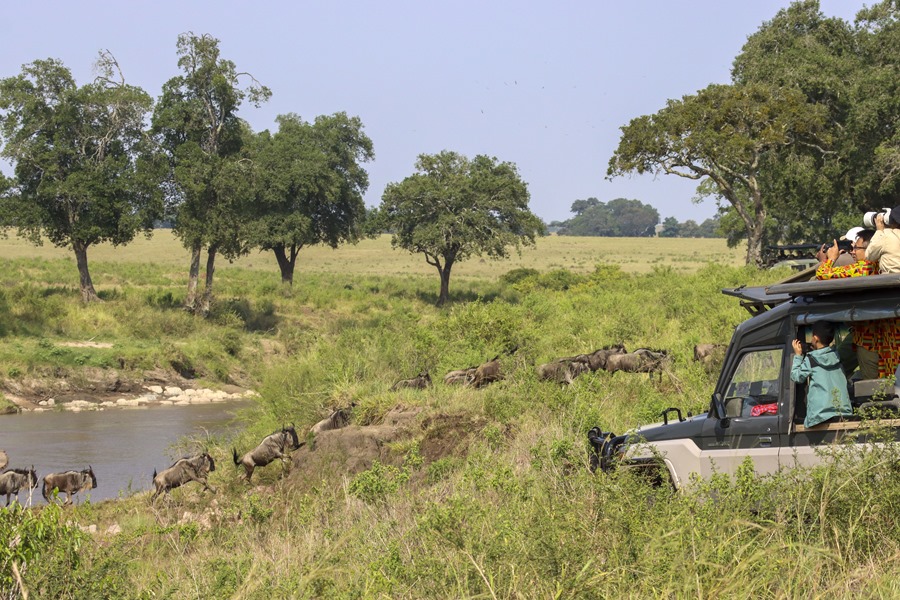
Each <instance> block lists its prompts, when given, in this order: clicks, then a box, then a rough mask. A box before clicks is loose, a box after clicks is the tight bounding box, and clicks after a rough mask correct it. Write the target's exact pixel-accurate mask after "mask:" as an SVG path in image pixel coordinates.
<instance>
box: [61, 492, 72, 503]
mask: <svg viewBox="0 0 900 600" xmlns="http://www.w3.org/2000/svg"><path fill="white" fill-rule="evenodd" d="M68 504H72V492H66V501H65V502H64V503H63V506H66V505H68Z"/></svg>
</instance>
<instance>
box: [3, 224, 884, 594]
mask: <svg viewBox="0 0 900 600" xmlns="http://www.w3.org/2000/svg"><path fill="white" fill-rule="evenodd" d="M53 252H57V251H55V250H50V249H46V248H45V249H40V250H38V251H37V252H35V251H33V250H32V249H31V248H30V247H28V246H25V245H23V244H21V243H19V242H16V241H15V240H7V241H3V242H2V244H0V256H2V257H3V260H2V265H3V268H2V275H0V278H2V280H3V285H2V286H0V334H2V343H0V378H2V379H3V381H4V385H5V386H9V385H11V384H12V383H15V382H17V381H18V382H21V381H22V380H24V379H27V378H35V377H48V376H50V375H53V376H56V377H63V378H66V377H69V378H72V379H73V380H75V379H77V378H78V377H79V373H81V372H82V371H83V370H85V369H96V370H104V369H105V370H119V371H122V372H129V373H132V374H134V373H141V372H145V371H151V370H155V371H160V370H171V369H172V368H173V367H172V365H173V363H177V364H180V365H182V366H184V365H189V366H190V367H191V370H192V372H193V374H194V377H195V378H196V380H197V381H198V382H203V384H204V385H210V386H215V385H225V384H228V383H237V384H239V385H243V386H247V387H252V388H254V389H256V390H257V391H258V392H259V394H260V397H259V399H258V400H257V401H256V402H255V404H253V405H252V406H250V407H248V409H247V410H246V413H245V414H244V415H243V418H244V422H245V423H246V428H245V429H244V430H243V431H242V432H241V433H240V434H238V435H237V437H236V438H235V439H214V440H213V447H212V449H211V453H212V454H213V456H214V457H215V458H216V461H217V463H218V464H219V468H218V469H217V470H216V471H215V472H213V473H212V474H211V477H210V483H211V484H212V485H213V487H215V488H216V489H217V492H216V493H215V494H208V493H206V494H203V493H201V492H200V491H199V486H196V485H195V484H190V485H188V486H185V487H184V488H181V489H178V490H175V491H174V492H173V493H172V494H171V498H169V499H166V500H160V501H158V502H157V503H156V504H153V505H151V504H150V503H149V500H148V494H146V493H141V494H137V495H135V496H132V497H127V498H123V499H120V500H118V501H113V502H102V503H96V504H91V503H86V504H83V505H80V506H77V507H75V508H71V507H70V508H65V509H60V508H57V507H48V508H43V509H41V510H38V509H28V510H21V509H12V510H3V511H2V512H0V538H2V539H0V565H2V571H0V578H2V579H0V587H2V589H3V590H4V593H7V594H8V595H10V596H11V597H17V594H19V593H20V592H21V590H22V589H25V590H27V591H28V594H29V597H30V598H267V599H268V598H272V597H279V598H282V597H283V598H551V597H552V598H606V597H610V596H618V597H626V598H656V597H666V598H688V597H690V598H713V597H716V598H751V597H752V598H760V597H762V598H797V597H804V598H806V597H826V596H828V597H860V596H862V597H896V596H897V595H898V594H900V584H898V583H897V582H898V581H900V579H898V576H900V567H898V564H900V563H898V561H897V560H896V559H897V557H898V556H900V518H898V515H900V470H898V469H896V468H894V467H893V465H894V464H896V460H897V458H898V457H896V456H895V455H894V450H893V449H892V448H887V449H882V450H878V451H875V452H873V453H872V454H870V455H867V456H864V457H863V458H862V460H861V462H859V463H856V464H854V465H853V466H852V468H851V467H850V466H848V465H847V464H845V463H843V462H840V461H838V462H837V463H835V464H833V465H831V466H829V467H823V468H820V469H817V470H816V471H812V472H809V473H798V472H793V473H790V474H785V475H780V476H777V477H766V478H760V477H757V476H755V475H754V474H753V473H752V470H750V469H745V470H744V471H743V472H742V473H741V474H740V475H739V476H738V478H737V479H736V481H729V480H724V479H714V480H712V481H710V482H707V483H704V484H702V485H698V486H697V489H696V490H695V491H694V492H692V493H690V494H673V493H672V492H671V491H670V490H669V489H668V488H666V487H653V486H652V485H651V484H650V483H649V482H647V481H645V480H643V479H641V478H638V477H635V476H634V475H633V474H631V473H628V472H619V473H613V474H610V475H599V474H598V475H596V476H595V475H591V474H590V473H589V472H588V470H587V454H586V451H587V445H586V438H585V433H586V431H587V430H588V429H589V428H590V427H592V426H594V425H602V426H603V428H604V429H606V430H613V431H616V432H620V431H623V430H625V429H627V428H630V427H632V426H634V425H636V424H640V423H648V422H652V421H655V420H657V418H658V415H659V412H660V411H661V410H662V409H664V408H667V407H669V406H680V407H682V408H685V409H690V410H694V411H698V410H700V411H703V410H705V409H706V407H707V405H708V403H709V394H710V393H711V391H712V387H713V385H714V383H715V378H716V374H715V373H709V372H707V371H706V370H704V369H703V368H702V367H700V366H699V365H698V364H696V363H694V362H693V361H692V360H691V349H692V347H693V345H694V344H696V343H699V342H718V343H725V342H727V341H728V340H729V339H730V336H731V332H732V330H733V328H734V326H735V325H736V324H737V323H739V322H741V321H742V320H743V319H745V318H746V313H745V312H744V310H743V309H742V308H740V307H739V306H738V304H737V302H736V301H735V300H734V299H733V298H729V297H726V296H724V295H722V294H721V293H720V290H721V289H722V288H725V287H735V286H738V285H741V284H761V283H767V282H771V281H772V280H773V279H775V278H777V277H779V276H780V275H786V274H787V273H772V272H761V271H757V270H754V269H748V268H743V267H739V266H737V264H738V262H739V261H740V258H741V255H742V252H740V251H737V250H729V249H727V248H726V247H725V244H724V242H723V241H721V240H684V239H673V240H656V239H654V240H645V239H641V240H627V239H589V238H554V237H551V238H544V239H541V240H539V242H538V247H537V249H535V250H527V251H526V252H524V253H523V256H522V257H521V258H520V259H519V258H517V259H513V260H510V261H506V262H500V263H493V262H481V261H479V260H478V259H475V260H472V261H469V262H467V263H462V264H460V265H459V268H458V270H454V277H453V279H452V280H451V302H450V304H449V305H448V306H445V307H444V308H443V309H437V308H435V307H434V306H433V305H434V302H435V299H436V297H437V291H438V290H437V284H438V282H437V275H436V274H435V273H433V272H432V271H431V270H430V267H428V266H427V265H425V264H424V260H422V259H421V258H420V257H410V256H408V255H405V254H402V253H400V252H392V251H391V250H390V249H389V241H388V239H387V238H381V239H378V240H371V241H367V242H362V243H360V244H359V245H358V246H355V247H349V248H341V249H339V250H336V251H332V250H322V249H310V250H309V251H304V252H303V253H301V256H300V262H299V267H298V273H297V276H296V277H295V282H294V286H293V287H292V288H284V287H283V286H282V285H281V283H280V281H279V276H278V273H277V269H276V267H275V265H274V260H272V259H271V258H269V257H267V256H261V255H257V256H252V257H246V258H243V259H241V260H240V261H237V262H236V263H235V264H233V265H225V264H223V265H222V267H221V268H220V269H218V270H217V273H216V298H217V301H216V303H215V305H214V306H213V310H212V312H211V314H210V316H209V318H207V319H201V318H197V317H193V316H191V315H189V314H187V313H186V312H185V311H183V310H182V309H181V303H182V301H183V299H184V295H185V287H186V274H185V272H186V265H187V255H186V253H185V252H184V251H183V249H181V248H180V246H178V245H177V243H175V242H174V241H173V240H172V239H171V238H170V237H166V236H165V235H160V234H158V235H157V236H155V237H154V238H153V239H152V240H151V241H149V242H147V241H143V240H142V241H141V242H140V243H135V244H134V245H132V246H129V247H126V248H124V249H123V251H122V252H119V251H118V250H116V251H115V252H114V253H113V251H111V250H110V249H105V248H98V249H96V250H95V251H93V252H91V253H90V255H89V256H90V258H91V261H92V262H91V273H92V276H93V278H94V282H95V285H96V286H97V289H98V292H99V293H100V296H101V297H102V298H103V299H104V300H105V302H103V303H100V304H91V305H83V304H81V303H80V301H79V294H78V286H77V272H76V271H75V268H74V261H73V260H72V259H69V258H68V257H66V256H65V255H64V254H63V253H61V252H60V253H58V254H53ZM71 340H96V341H103V342H108V343H111V347H109V348H71V347H68V346H64V345H63V342H66V341H71ZM619 342H621V343H624V344H625V345H626V346H627V347H638V346H649V347H654V348H665V349H668V350H669V351H670V352H671V353H672V354H673V355H674V359H675V360H674V364H673V366H672V369H671V371H669V372H667V373H665V374H664V376H663V377H662V378H661V380H658V379H656V378H652V379H651V378H648V377H647V376H646V375H639V374H624V373H617V374H615V375H609V374H606V373H603V372H597V373H592V374H586V375H582V376H581V377H579V378H577V379H576V380H575V381H574V383H573V384H572V385H570V386H567V387H562V386H559V385H557V384H553V383H549V382H541V381H538V380H537V377H536V374H535V370H534V366H535V365H536V364H538V363H542V362H547V361H549V360H551V359H554V358H557V357H561V356H570V355H573V354H577V353H581V352H588V351H592V350H594V349H596V348H599V347H601V346H604V345H608V344H612V343H619ZM512 349H515V352H511V351H512ZM498 354H499V355H500V356H501V363H502V367H503V372H504V374H505V379H504V380H503V381H500V382H497V383H494V384H492V385H490V386H487V387H485V388H483V389H471V388H466V387H451V386H446V385H444V384H443V383H442V382H441V381H440V378H441V376H442V375H443V374H444V373H446V372H448V371H450V370H452V369H458V368H464V367H468V366H472V365H476V364H479V363H481V362H484V361H485V360H487V359H489V358H492V357H493V356H495V355H498ZM420 371H428V372H430V373H431V375H432V378H433V379H434V380H435V384H434V386H433V387H431V388H428V389H425V390H402V391H390V389H389V388H390V386H391V385H392V384H393V383H394V382H395V381H397V380H399V379H402V378H405V377H412V376H413V375H415V374H416V373H418V372H420ZM351 403H355V405H356V406H355V408H354V411H353V427H355V428H356V429H355V430H354V431H357V432H359V433H360V435H362V433H363V432H366V431H384V428H386V427H389V421H390V420H391V418H392V417H391V415H396V414H398V413H402V414H405V415H407V416H408V418H407V420H406V421H405V427H404V428H400V429H397V430H392V431H393V433H392V435H391V436H390V437H383V438H378V436H377V435H374V434H373V436H370V437H367V438H365V439H367V440H372V443H373V444H374V446H373V447H374V449H373V450H369V451H368V452H369V453H368V454H366V451H364V449H362V450H361V449H360V448H358V447H349V446H348V447H341V446H339V445H338V446H335V445H333V444H332V445H327V444H326V443H325V439H324V438H323V439H322V440H321V443H318V444H317V441H316V440H315V439H312V438H308V439H307V440H306V441H307V445H306V446H305V447H304V448H303V449H301V450H300V451H298V452H297V453H295V460H294V463H293V466H292V469H291V471H290V473H289V474H288V475H287V476H285V477H280V476H279V475H280V468H279V467H278V465H277V463H275V464H273V465H272V466H270V467H266V468H264V469H260V470H258V471H257V473H256V474H255V475H254V483H253V485H247V484H245V483H244V482H242V481H240V480H239V477H238V471H237V470H236V469H234V468H233V466H232V465H231V458H230V454H231V450H230V449H231V447H232V446H236V447H239V448H249V447H251V446H252V445H253V444H255V442H256V441H258V440H259V439H260V438H261V437H262V436H264V435H266V434H268V433H269V432H271V431H273V430H274V429H277V428H278V427H279V426H280V425H281V424H282V423H283V422H295V423H296V425H297V428H298V430H300V431H305V430H306V429H308V427H309V426H310V425H312V424H313V423H314V422H316V421H317V420H318V419H319V418H321V416H322V415H323V413H324V412H325V411H327V410H328V409H330V408H332V407H336V406H347V405H349V404H351ZM409 415H411V416H409ZM358 439H362V438H358ZM361 456H362V457H364V458H368V462H365V464H362V463H361V462H360V461H359V460H356V459H359V458H360V457H361ZM351 459H354V460H351ZM79 525H80V526H88V525H96V531H97V532H98V533H93V534H92V533H85V532H82V531H81V530H80V529H79V528H78V526H79ZM111 527H112V529H110V528H111ZM13 563H15V564H16V565H17V566H18V569H19V575H20V581H21V583H18V582H17V576H16V574H15V573H13V572H12V569H11V566H12V564H13Z"/></svg>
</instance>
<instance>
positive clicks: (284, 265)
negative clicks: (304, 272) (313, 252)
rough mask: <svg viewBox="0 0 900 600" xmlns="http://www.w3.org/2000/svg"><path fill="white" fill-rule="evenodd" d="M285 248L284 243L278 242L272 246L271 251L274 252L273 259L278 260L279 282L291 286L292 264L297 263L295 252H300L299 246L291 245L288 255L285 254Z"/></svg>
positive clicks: (292, 281)
mask: <svg viewBox="0 0 900 600" xmlns="http://www.w3.org/2000/svg"><path fill="white" fill-rule="evenodd" d="M286 250H287V248H286V247H285V245H284V244H278V245H277V246H275V247H274V248H272V252H274V253H275V260H277V261H278V268H279V269H280V270H281V283H284V284H287V285H290V286H293V285H294V266H295V265H296V263H297V254H298V253H299V252H300V248H299V247H298V246H295V245H291V255H290V257H289V256H288V255H287V252H286Z"/></svg>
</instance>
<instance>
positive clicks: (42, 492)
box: [41, 480, 50, 502]
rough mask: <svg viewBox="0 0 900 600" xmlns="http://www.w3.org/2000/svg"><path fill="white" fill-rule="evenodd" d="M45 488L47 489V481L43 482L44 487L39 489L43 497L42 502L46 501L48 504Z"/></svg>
mask: <svg viewBox="0 0 900 600" xmlns="http://www.w3.org/2000/svg"><path fill="white" fill-rule="evenodd" d="M47 487H48V484H47V481H46V480H45V481H44V485H43V486H42V487H41V496H43V497H44V500H46V501H47V502H50V498H48V497H47Z"/></svg>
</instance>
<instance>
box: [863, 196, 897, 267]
mask: <svg viewBox="0 0 900 600" xmlns="http://www.w3.org/2000/svg"><path fill="white" fill-rule="evenodd" d="M872 220H873V222H874V225H875V234H874V235H873V236H872V240H871V241H870V242H869V247H868V248H866V260H868V261H870V262H877V263H878V270H879V272H880V273H900V206H895V207H894V208H893V209H891V210H890V211H883V212H879V213H877V214H876V215H874V217H873V218H872Z"/></svg>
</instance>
